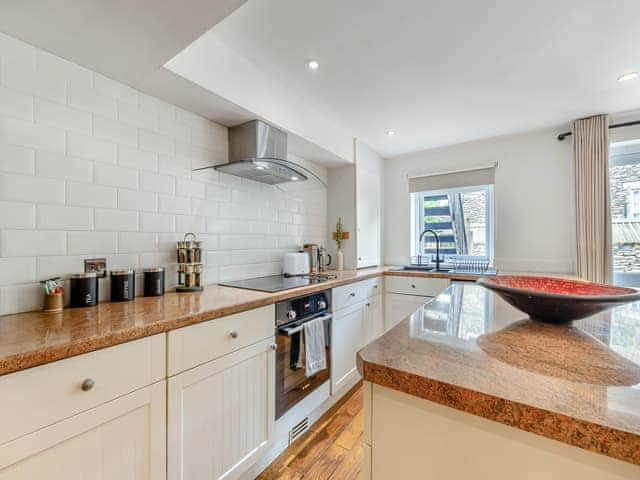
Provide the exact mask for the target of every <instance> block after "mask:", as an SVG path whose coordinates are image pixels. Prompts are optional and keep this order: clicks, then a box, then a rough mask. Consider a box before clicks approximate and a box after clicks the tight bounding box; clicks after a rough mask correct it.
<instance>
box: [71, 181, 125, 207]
mask: <svg viewBox="0 0 640 480" xmlns="http://www.w3.org/2000/svg"><path fill="white" fill-rule="evenodd" d="M117 198H118V197H117V190H116V189H115V188H113V187H103V186H100V185H91V184H88V183H78V182H67V205H76V206H86V207H101V208H116V206H117V204H118V202H117Z"/></svg>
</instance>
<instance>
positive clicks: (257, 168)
mask: <svg viewBox="0 0 640 480" xmlns="http://www.w3.org/2000/svg"><path fill="white" fill-rule="evenodd" d="M256 170H264V167H263V166H262V165H256Z"/></svg>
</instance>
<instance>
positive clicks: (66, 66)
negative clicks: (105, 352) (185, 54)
mask: <svg viewBox="0 0 640 480" xmlns="http://www.w3.org/2000/svg"><path fill="white" fill-rule="evenodd" d="M6 65H8V66H9V69H8V70H5V66H6ZM7 82H8V83H9V84H10V85H11V86H8V85H7ZM63 86H64V89H63ZM63 93H64V95H63ZM227 158H228V152H227V129H226V128H225V127H222V126H220V125H216V124H213V123H211V122H210V121H208V120H206V119H204V118H202V117H200V116H198V115H195V114H193V113H191V112H187V111H185V110H182V109H180V108H178V107H176V106H174V105H171V104H169V103H166V102H164V101H162V100H159V99H156V98H154V97H150V96H148V95H146V94H142V93H140V92H137V91H136V90H134V89H132V88H130V87H128V86H125V85H122V84H120V83H118V82H116V81H114V80H111V79H109V78H106V77H104V76H102V75H100V74H98V73H95V72H92V71H90V70H87V69H86V68H84V67H81V66H79V65H76V64H73V63H71V62H68V61H66V60H63V59H61V58H58V57H56V56H54V55H51V54H49V53H47V52H44V51H41V50H38V49H35V48H33V47H31V46H29V45H26V44H24V43H22V42H20V41H17V40H14V39H12V38H11V37H7V36H5V35H3V34H0V312H5V313H13V312H17V311H21V310H25V309H32V308H40V306H41V288H40V285H39V284H38V283H36V282H37V281H38V280H41V279H44V278H49V277H53V276H61V277H63V278H65V279H68V278H69V275H70V274H71V273H72V272H77V271H82V270H83V268H84V266H83V260H84V259H85V258H88V257H92V256H104V257H106V258H107V267H108V268H109V269H112V268H132V267H133V268H142V267H146V266H158V265H160V266H164V267H165V268H167V279H166V280H167V285H168V286H172V285H175V281H176V272H175V270H176V266H175V242H176V241H178V240H181V239H183V237H184V233H185V232H187V231H191V232H194V233H196V234H197V235H198V239H199V240H200V241H202V242H203V244H204V248H205V250H206V253H205V255H204V262H205V266H206V268H205V269H204V271H203V278H204V279H205V282H214V281H218V279H232V278H233V279H237V278H246V277H254V276H260V275H268V274H277V273H279V272H280V269H281V265H280V259H281V256H282V253H283V251H284V250H285V249H291V248H298V247H300V245H301V244H302V243H303V242H305V241H317V242H323V241H324V238H325V232H326V231H327V227H326V193H325V192H324V191H323V190H321V191H318V192H286V191H282V190H280V189H278V188H276V187H271V186H267V185H262V184H257V183H254V182H251V181H247V180H243V179H240V178H238V177H234V176H231V175H226V174H222V173H219V172H218V171H216V170H212V169H207V170H202V171H192V169H193V168H196V167H199V166H205V165H206V166H209V165H213V164H217V163H223V162H226V161H227ZM3 275H4V276H3ZM137 278H139V279H140V280H141V279H142V275H141V273H140V274H139V275H138V277H137ZM20 282H23V285H22V286H20V287H17V286H16V285H15V284H17V283H20ZM139 283H140V287H141V285H142V284H141V282H139ZM108 286H109V280H108V279H106V280H101V289H102V290H103V294H102V295H101V298H102V299H103V300H108V299H109V294H108ZM137 290H138V293H140V292H141V288H138V289H137Z"/></svg>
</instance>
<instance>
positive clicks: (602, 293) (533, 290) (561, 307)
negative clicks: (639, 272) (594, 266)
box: [477, 275, 640, 323]
mask: <svg viewBox="0 0 640 480" xmlns="http://www.w3.org/2000/svg"><path fill="white" fill-rule="evenodd" d="M477 283H479V284H480V285H482V286H483V287H486V288H488V289H490V290H493V291H494V292H495V293H496V294H498V295H499V296H500V297H502V298H503V299H504V300H506V301H507V302H508V303H510V304H511V305H513V306H514V307H516V308H517V309H519V310H522V311H523V312H525V313H528V314H529V316H530V317H531V318H532V319H533V320H540V321H542V322H549V323H566V322H571V321H573V320H579V319H581V318H585V317H588V316H590V315H594V314H596V313H598V312H602V311H604V310H607V309H609V308H613V307H616V306H618V305H622V304H624V303H628V302H634V301H637V300H640V291H639V290H636V289H635V288H626V287H616V286H613V285H603V284H600V283H591V282H585V281H582V280H568V279H564V278H553V277H533V276H521V275H499V276H496V277H491V278H489V277H487V278H480V279H478V281H477Z"/></svg>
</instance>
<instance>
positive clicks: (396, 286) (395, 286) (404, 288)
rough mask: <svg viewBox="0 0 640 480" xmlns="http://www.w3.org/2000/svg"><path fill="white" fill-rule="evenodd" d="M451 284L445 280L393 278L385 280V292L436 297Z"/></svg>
mask: <svg viewBox="0 0 640 480" xmlns="http://www.w3.org/2000/svg"><path fill="white" fill-rule="evenodd" d="M450 284H451V282H450V281H449V280H448V279H446V278H424V277H393V276H387V278H386V279H385V291H386V292H388V293H402V294H404V295H422V296H425V297H437V296H438V295H440V294H441V293H442V292H443V291H444V290H446V289H447V287H449V285H450Z"/></svg>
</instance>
